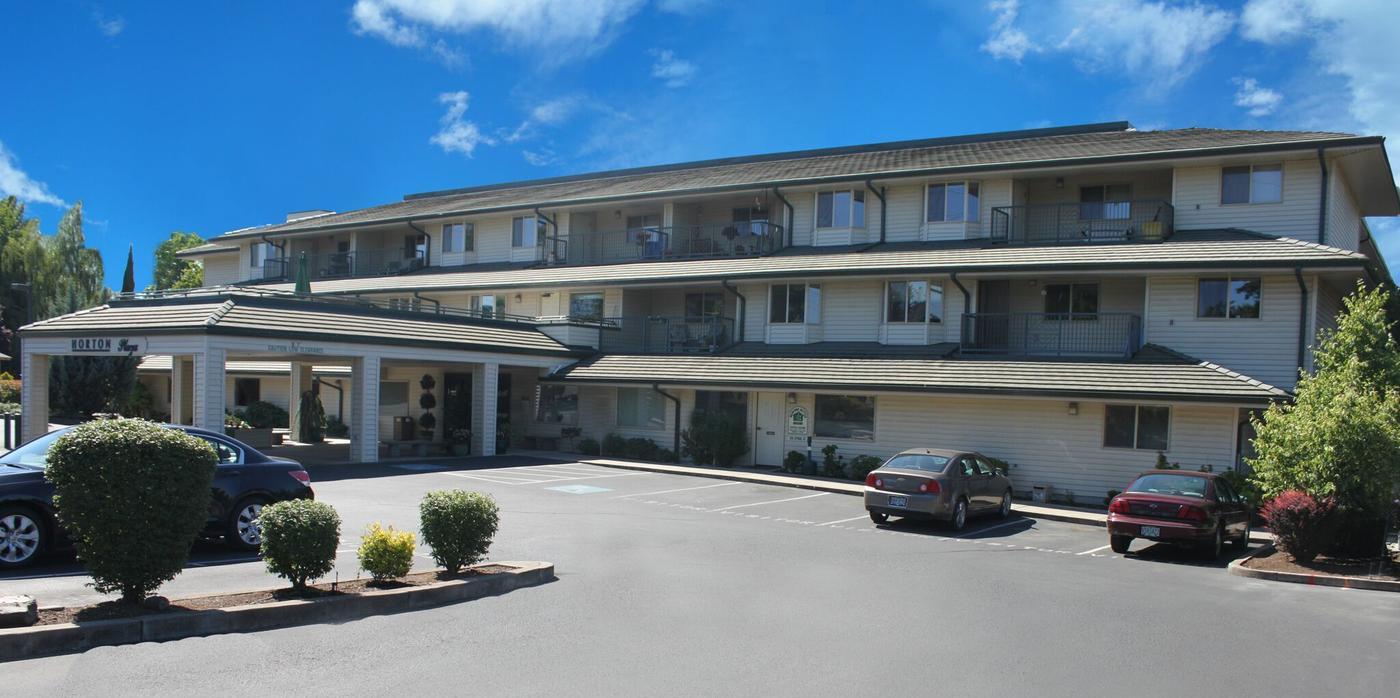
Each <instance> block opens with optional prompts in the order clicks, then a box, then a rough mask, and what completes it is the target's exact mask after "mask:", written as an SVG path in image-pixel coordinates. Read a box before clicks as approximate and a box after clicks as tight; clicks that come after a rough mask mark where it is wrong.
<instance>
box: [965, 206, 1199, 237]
mask: <svg viewBox="0 0 1400 698" xmlns="http://www.w3.org/2000/svg"><path fill="white" fill-rule="evenodd" d="M1172 217H1173V209H1172V205H1171V204H1170V203H1168V202H1166V201H1158V200H1150V199H1149V200H1141V201H1100V202H1093V203H1069V204H1032V205H1030V206H997V207H995V208H993V209H992V228H991V237H992V239H993V240H1004V241H1006V242H1009V243H1012V244H1031V245H1035V244H1055V243H1075V242H1087V243H1093V242H1161V241H1162V240H1165V239H1167V238H1169V237H1171V234H1172Z"/></svg>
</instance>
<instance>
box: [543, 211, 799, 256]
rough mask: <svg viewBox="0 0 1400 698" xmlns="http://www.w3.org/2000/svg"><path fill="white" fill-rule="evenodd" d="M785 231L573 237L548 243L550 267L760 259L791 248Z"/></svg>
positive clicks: (726, 226)
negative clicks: (682, 260)
mask: <svg viewBox="0 0 1400 698" xmlns="http://www.w3.org/2000/svg"><path fill="white" fill-rule="evenodd" d="M783 235H784V231H783V227H782V226H781V225H777V224H775V223H767V222H762V221H753V222H742V223H713V224H705V225H673V226H668V227H663V226H647V227H645V228H634V229H631V230H608V231H597V232H571V233H569V234H568V235H567V236H565V237H550V238H548V239H546V240H545V246H544V247H545V259H546V261H548V262H549V263H550V264H608V263H613V262H635V261H662V260H670V259H705V258H717V257H757V256H760V255H766V254H771V253H773V252H776V251H778V250H780V249H782V248H784V247H786V246H787V242H786V240H785V239H784V237H783Z"/></svg>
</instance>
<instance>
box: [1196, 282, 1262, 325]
mask: <svg viewBox="0 0 1400 698" xmlns="http://www.w3.org/2000/svg"><path fill="white" fill-rule="evenodd" d="M1259 292H1260V283H1259V277H1257V276H1252V277H1244V278H1238V277H1228V278H1215V279H1199V280H1198V281H1197V282H1196V317H1204V318H1247V319H1257V318H1258V317H1259V296H1260V293H1259Z"/></svg>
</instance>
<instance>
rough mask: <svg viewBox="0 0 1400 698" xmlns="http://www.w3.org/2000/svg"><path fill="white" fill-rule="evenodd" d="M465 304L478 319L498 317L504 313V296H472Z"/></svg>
mask: <svg viewBox="0 0 1400 698" xmlns="http://www.w3.org/2000/svg"><path fill="white" fill-rule="evenodd" d="M467 303H468V304H469V305H470V306H471V309H472V313H473V314H475V315H478V316H480V317H487V318H489V317H498V316H500V315H503V314H505V312H506V297H505V296H493V295H474V296H471V297H469V298H468V299H467Z"/></svg>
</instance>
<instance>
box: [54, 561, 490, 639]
mask: <svg viewBox="0 0 1400 698" xmlns="http://www.w3.org/2000/svg"><path fill="white" fill-rule="evenodd" d="M512 569H515V568H513V567H507V566H504V565H481V566H478V567H473V568H471V569H467V570H464V571H462V573H460V574H448V573H447V572H444V571H441V570H438V571H433V572H414V573H413V574H410V575H408V576H406V577H400V578H398V579H396V580H393V581H390V582H384V583H382V584H375V583H374V582H373V581H371V580H369V579H350V580H346V581H343V582H330V583H324V584H312V585H309V586H308V587H307V589H306V591H305V592H295V591H292V590H291V589H290V588H287V589H273V590H265V591H249V592H242V593H238V594H218V595H215V596H196V597H194V598H189V599H172V600H171V601H170V606H169V607H167V608H165V609H164V610H156V609H153V608H149V607H147V606H143V605H140V604H124V603H122V602H121V601H103V602H102V603H98V604H93V605H91V606H75V607H71V608H51V609H45V610H41V611H39V622H38V623H37V624H36V625H57V624H60V623H83V622H85V621H95V620H116V619H121V618H136V617H139V616H151V615H159V614H163V613H190V612H194V611H208V610H211V609H216V608H232V607H234V606H249V605H252V604H260V603H273V602H277V601H292V600H296V599H318V598H324V597H327V596H344V595H347V594H358V593H361V592H365V591H378V590H381V589H402V588H404V587H416V586H426V585H428V584H436V583H438V582H446V581H450V580H453V579H470V578H472V577H481V576H486V575H492V574H500V573H502V572H508V571H510V570H512Z"/></svg>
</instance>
